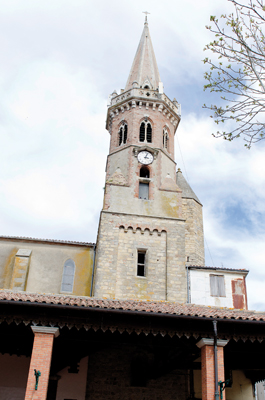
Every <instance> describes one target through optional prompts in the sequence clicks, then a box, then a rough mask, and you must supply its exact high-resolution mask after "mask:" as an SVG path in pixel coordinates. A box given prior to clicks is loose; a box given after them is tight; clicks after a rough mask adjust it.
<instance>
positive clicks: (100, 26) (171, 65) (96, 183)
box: [0, 0, 265, 309]
mask: <svg viewBox="0 0 265 400" xmlns="http://www.w3.org/2000/svg"><path fill="white" fill-rule="evenodd" d="M146 9H147V11H149V12H150V13H151V15H150V16H149V26H150V31H151V36H152V41H153V45H154V48H155V53H156V58H157V61H158V66H159V69H160V75H161V79H162V81H163V83H164V87H165V92H166V94H167V95H169V97H170V98H174V97H176V98H177V100H178V101H179V102H180V103H181V104H182V121H181V124H180V126H179V128H178V131H177V139H176V143H175V146H176V161H177V163H178V167H181V169H182V171H183V173H184V174H185V176H186V178H188V181H189V183H190V185H191V187H192V188H193V189H194V191H195V193H196V194H197V196H198V197H199V199H200V200H201V202H202V203H203V205H204V207H203V211H204V229H205V237H206V240H207V244H208V247H209V249H210V252H211V255H212V259H213V261H212V259H211V257H210V256H209V252H208V248H207V246H206V255H207V265H212V264H213V263H214V264H215V265H216V266H222V265H223V266H224V267H232V268H247V269H248V268H249V269H250V270H251V272H250V275H249V278H248V282H249V283H248V289H249V303H250V307H251V308H253V307H257V308H259V309H260V308H264V309H265V304H264V303H263V302H262V301H261V299H262V294H263V285H262V283H263V282H264V272H263V271H264V270H265V269H264V260H263V243H264V239H265V237H264V236H265V232H264V228H263V227H264V223H263V222H264V215H265V213H264V211H265V210H264V207H265V206H264V204H265V202H264V183H265V182H264V180H265V177H264V172H263V170H264V167H263V165H264V144H263V143H261V144H260V145H257V146H254V147H253V149H251V150H250V151H247V150H246V149H245V148H244V147H243V143H242V142H241V141H235V142H233V143H228V142H225V141H223V140H221V139H219V140H216V139H214V138H213V137H212V136H211V133H212V132H214V131H215V130H216V128H215V126H214V124H213V122H212V120H211V119H210V118H209V117H208V113H207V111H205V110H203V109H202V108H201V106H202V104H203V103H205V102H212V101H214V100H213V98H212V97H209V94H208V93H206V92H203V84H204V78H203V73H204V68H205V66H204V65H203V63H202V62H201V60H202V59H203V58H204V56H205V53H204V52H203V47H204V45H205V44H206V43H208V42H209V41H210V40H211V37H210V36H209V31H207V30H206V29H205V27H204V26H205V25H206V24H208V23H209V16H210V15H218V14H221V13H225V12H227V11H229V9H231V4H230V2H224V1H223V0H215V1H214V2H213V1H211V0H202V1H201V2H198V1H195V0H187V1H185V2H180V1H177V2H176V1H170V0H165V1H164V2H160V1H154V0H152V1H151V0H145V1H144V2H143V1H142V0H141V1H140V0H136V1H134V2H124V1H121V0H114V1H113V2H112V3H110V2H107V1H105V0H103V1H101V2H96V1H89V2H87V1H85V0H78V1H76V2H75V3H73V2H72V1H68V0H57V1H56V2H54V1H51V0H46V1H44V0H39V1H38V2H36V1H35V0H28V1H27V2H21V1H19V0H10V1H8V2H4V3H3V4H1V16H0V41H1V55H2V60H3V61H2V63H1V65H0V87H1V99H0V140H1V148H2V149H3V150H2V154H1V158H0V171H1V175H0V223H1V234H4V235H21V236H35V237H41V238H55V239H69V240H80V241H95V240H96V234H97V224H98V218H99V212H100V209H101V207H102V202H103V187H104V180H105V165H106V157H107V154H108V146H109V133H108V132H107V131H106V130H105V119H106V110H107V108H106V106H107V99H108V95H109V93H111V92H112V91H113V90H114V89H116V90H119V89H120V88H123V87H124V86H125V83H126V80H127V76H128V74H129V70H130V67H131V63H132V60H133V57H134V54H135V52H136V48H137V45H138V41H139V39H140V35H141V32H142V29H143V21H144V15H143V14H142V11H145V10H146ZM178 143H179V144H180V149H179V147H178Z"/></svg>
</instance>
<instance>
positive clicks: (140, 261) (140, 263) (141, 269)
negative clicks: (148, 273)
mask: <svg viewBox="0 0 265 400" xmlns="http://www.w3.org/2000/svg"><path fill="white" fill-rule="evenodd" d="M145 256H146V252H145V251H138V253H137V276H145Z"/></svg>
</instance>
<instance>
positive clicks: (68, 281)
mask: <svg viewBox="0 0 265 400" xmlns="http://www.w3.org/2000/svg"><path fill="white" fill-rule="evenodd" d="M74 277H75V263H74V261H73V260H71V259H70V258H69V260H67V261H65V263H64V267H63V279H62V286H61V292H69V293H72V292H73V286H74Z"/></svg>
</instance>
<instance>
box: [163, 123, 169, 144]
mask: <svg viewBox="0 0 265 400" xmlns="http://www.w3.org/2000/svg"><path fill="white" fill-rule="evenodd" d="M168 139H169V136H168V131H167V129H166V128H164V130H163V147H164V149H168Z"/></svg>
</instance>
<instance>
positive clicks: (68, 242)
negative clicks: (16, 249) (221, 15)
mask: <svg viewBox="0 0 265 400" xmlns="http://www.w3.org/2000/svg"><path fill="white" fill-rule="evenodd" d="M0 240H10V241H12V240H15V241H19V242H38V243H40V242H42V243H50V244H66V245H76V246H94V243H89V242H75V241H72V240H57V239H38V238H32V237H24V236H0Z"/></svg>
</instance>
